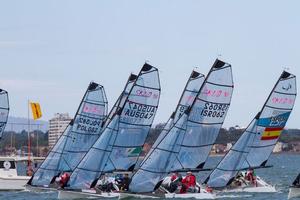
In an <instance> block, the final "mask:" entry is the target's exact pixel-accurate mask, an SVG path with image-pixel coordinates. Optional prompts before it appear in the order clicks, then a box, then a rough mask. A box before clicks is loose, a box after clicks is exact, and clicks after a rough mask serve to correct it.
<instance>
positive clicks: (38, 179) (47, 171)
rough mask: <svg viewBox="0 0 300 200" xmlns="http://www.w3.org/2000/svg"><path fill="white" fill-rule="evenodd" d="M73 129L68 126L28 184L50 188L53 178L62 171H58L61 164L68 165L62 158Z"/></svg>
mask: <svg viewBox="0 0 300 200" xmlns="http://www.w3.org/2000/svg"><path fill="white" fill-rule="evenodd" d="M71 129H72V125H68V126H67V128H66V130H65V131H64V133H63V134H62V135H61V136H60V138H59V139H58V140H57V142H56V144H55V145H54V146H53V148H52V149H51V151H50V152H49V154H48V155H47V157H46V158H45V160H44V161H43V163H42V164H41V166H40V167H39V168H38V169H37V171H36V172H35V173H34V175H33V176H32V177H31V180H30V181H29V182H28V184H30V185H34V186H48V185H49V184H50V183H51V181H52V180H53V178H54V177H56V176H57V175H58V174H59V173H60V171H59V170H58V166H59V164H60V162H64V163H65V164H66V165H67V162H66V161H65V160H61V156H62V153H63V149H64V147H65V144H66V141H67V139H68V135H69V133H70V131H71Z"/></svg>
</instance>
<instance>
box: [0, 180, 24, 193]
mask: <svg viewBox="0 0 300 200" xmlns="http://www.w3.org/2000/svg"><path fill="white" fill-rule="evenodd" d="M29 179H30V177H28V178H27V177H26V178H18V177H15V178H13V177H12V178H2V177H0V191H9V190H15V191H18V190H19V191H20V190H25V185H26V183H27V182H28V180H29Z"/></svg>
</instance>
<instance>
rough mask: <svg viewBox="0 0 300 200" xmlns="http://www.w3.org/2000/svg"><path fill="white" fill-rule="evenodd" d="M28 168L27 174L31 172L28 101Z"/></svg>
mask: <svg viewBox="0 0 300 200" xmlns="http://www.w3.org/2000/svg"><path fill="white" fill-rule="evenodd" d="M27 137H28V166H27V170H28V172H29V171H30V170H31V160H30V145H31V141H30V101H29V100H28V134H27Z"/></svg>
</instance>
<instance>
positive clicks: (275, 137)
mask: <svg viewBox="0 0 300 200" xmlns="http://www.w3.org/2000/svg"><path fill="white" fill-rule="evenodd" d="M277 138H279V136H263V137H261V140H274V139H277Z"/></svg>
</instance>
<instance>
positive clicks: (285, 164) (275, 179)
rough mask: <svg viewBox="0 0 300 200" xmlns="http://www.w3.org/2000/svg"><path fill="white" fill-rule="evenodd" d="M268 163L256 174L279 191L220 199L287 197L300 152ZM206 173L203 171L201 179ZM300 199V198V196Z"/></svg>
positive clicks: (3, 199) (8, 199)
mask: <svg viewBox="0 0 300 200" xmlns="http://www.w3.org/2000/svg"><path fill="white" fill-rule="evenodd" d="M220 159H221V157H219V156H217V157H212V158H211V159H210V160H209V162H208V163H207V165H208V166H207V167H212V166H214V165H216V163H218V161H219V160H220ZM268 165H273V167H272V168H266V169H257V170H256V174H257V175H258V176H260V177H261V178H263V179H264V180H265V181H267V183H270V184H272V185H275V187H276V189H277V193H269V194H263V193H260V194H259V193H258V194H253V193H231V194H228V195H226V196H223V197H222V196H221V197H218V199H220V200H223V199H237V200H240V199H241V200H242V199H245V200H269V199H271V200H283V199H287V195H288V189H289V185H290V184H291V183H292V181H293V180H294V178H295V177H296V176H297V174H298V173H299V172H300V154H275V155H272V156H271V158H270V160H269V162H268ZM205 176H206V175H205V174H204V173H203V172H202V174H201V175H199V177H198V178H199V179H202V178H204V177H205ZM12 199H14V200H55V199H57V194H56V193H54V192H48V193H33V192H26V191H24V192H0V200H12ZM299 199H300V198H299Z"/></svg>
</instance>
